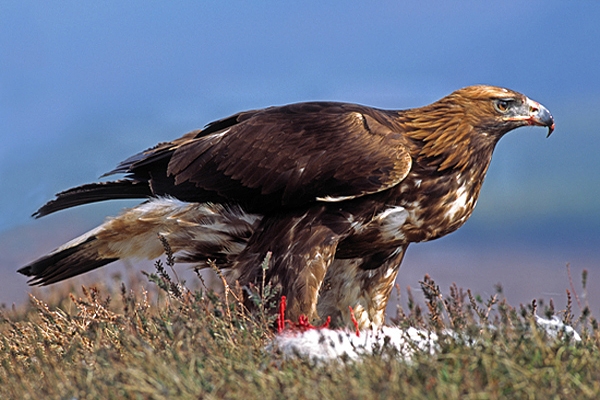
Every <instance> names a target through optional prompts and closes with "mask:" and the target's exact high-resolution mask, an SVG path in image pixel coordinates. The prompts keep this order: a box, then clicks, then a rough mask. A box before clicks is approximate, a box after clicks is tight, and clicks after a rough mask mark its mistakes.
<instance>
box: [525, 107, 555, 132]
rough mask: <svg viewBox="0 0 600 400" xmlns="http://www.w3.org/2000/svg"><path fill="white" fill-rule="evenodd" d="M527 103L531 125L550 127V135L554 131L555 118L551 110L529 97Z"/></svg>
mask: <svg viewBox="0 0 600 400" xmlns="http://www.w3.org/2000/svg"><path fill="white" fill-rule="evenodd" d="M527 105H529V115H530V117H529V119H528V120H527V122H528V123H529V125H537V126H545V127H547V128H548V135H547V136H546V137H549V136H550V135H551V134H552V132H553V131H554V118H552V114H550V111H548V109H547V108H546V107H544V106H543V105H541V104H540V103H538V102H537V101H533V100H530V99H527Z"/></svg>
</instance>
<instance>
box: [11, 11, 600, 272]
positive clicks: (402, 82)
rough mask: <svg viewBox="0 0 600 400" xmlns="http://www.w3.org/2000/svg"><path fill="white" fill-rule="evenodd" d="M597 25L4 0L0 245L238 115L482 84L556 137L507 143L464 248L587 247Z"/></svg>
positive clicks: (598, 93) (95, 216)
mask: <svg viewBox="0 0 600 400" xmlns="http://www.w3.org/2000/svg"><path fill="white" fill-rule="evenodd" d="M599 20H600V3H598V2H592V1H583V2H563V1H527V2H523V1H511V0H509V1H503V2H482V1H462V2H448V1H426V2H423V1H403V2H399V1H379V2H371V3H369V2H364V1H346V2H334V1H329V2H324V1H322V0H321V1H303V2H289V1H255V2H247V1H227V2H224V1H204V2H187V1H176V2H160V1H128V2H120V1H119V2H117V1H103V2H82V1H61V2H42V1H23V0H20V1H10V0H8V1H3V2H2V3H0V143H1V146H0V182H1V183H2V190H1V191H0V234H4V235H11V234H12V233H11V232H17V231H18V232H23V229H35V227H36V226H41V225H36V224H40V223H41V222H40V221H32V220H31V219H30V217H29V216H30V214H31V213H32V212H33V211H35V210H36V209H37V208H38V207H39V206H40V205H42V204H43V203H44V202H45V201H46V200H48V199H50V198H52V196H53V195H54V193H56V192H58V191H60V190H64V189H66V188H69V187H72V186H75V185H78V184H82V183H86V182H90V181H94V180H95V179H96V178H97V177H98V176H99V175H101V174H102V173H104V172H106V171H109V170H111V169H112V168H113V167H114V166H115V165H116V164H117V163H118V162H119V161H121V160H123V159H125V158H127V157H128V156H130V155H132V154H134V153H136V152H138V151H140V150H143V149H145V148H147V147H149V146H152V145H154V144H155V143H157V142H159V141H164V140H168V139H173V138H176V137H179V136H180V135H181V134H183V133H185V132H186V131H188V130H192V129H196V128H199V127H202V126H203V125H204V124H206V123H207V122H210V121H211V120H214V119H217V118H221V117H224V116H227V115H229V114H232V113H234V112H237V111H240V110H244V109H252V108H259V107H264V106H269V105H275V104H284V103H291V102H297V101H306V100H339V101H347V102H356V103H362V104H367V105H372V106H376V107H382V108H408V107H415V106H420V105H424V104H427V103H430V102H432V101H435V100H437V99H438V98H440V97H443V96H444V95H446V94H448V93H450V92H452V91H453V90H455V89H458V88H460V87H463V86H467V85H471V84H478V83H487V84H495V85H499V86H506V87H509V88H511V89H515V90H518V91H520V92H522V93H524V94H526V95H528V96H529V97H531V98H533V99H535V100H537V101H539V102H541V103H542V104H544V105H545V106H546V107H548V108H549V109H550V110H551V111H552V113H553V114H554V116H555V119H556V126H557V127H556V131H555V133H554V134H553V136H552V137H551V138H550V139H545V131H544V130H543V129H539V128H525V129H520V130H517V131H515V132H513V133H511V134H509V135H508V136H507V137H506V138H504V139H503V140H502V141H501V143H500V144H499V146H498V148H497V151H496V154H495V156H494V160H493V162H492V166H491V168H490V171H489V175H488V179H487V180H486V183H485V185H484V188H483V193H482V196H481V198H480V201H479V205H478V208H477V210H476V212H475V215H474V216H473V218H472V219H471V221H469V223H468V224H467V226H465V228H463V229H465V232H466V233H465V234H469V232H470V235H471V237H474V238H478V240H484V239H485V238H490V239H489V240H495V239H494V235H493V234H492V233H490V232H493V231H497V232H502V235H503V236H502V237H503V238H506V237H508V238H511V237H512V238H513V239H514V240H517V241H521V240H525V241H527V240H531V241H536V240H537V241H540V242H544V241H545V240H550V241H552V242H553V243H563V244H564V243H566V244H573V245H577V244H581V245H586V246H588V245H591V246H595V243H598V241H599V240H600V228H599V224H600V178H599V177H598V171H599V169H600V161H599V157H598V154H599V153H600V139H599V138H600V135H599V132H598V128H597V126H598V122H597V119H598V115H600V67H599V66H600V23H598V21H599ZM122 205H123V203H119V204H118V205H117V206H114V207H113V208H109V209H107V208H103V207H104V206H87V207H83V211H66V212H63V213H60V214H59V215H58V216H56V217H55V216H52V217H49V218H54V219H52V220H51V221H54V222H55V223H56V229H62V228H61V218H63V219H69V218H72V217H70V216H69V214H67V213H74V214H70V215H71V216H72V215H77V216H81V218H88V219H89V220H90V221H94V223H95V222H99V221H101V220H102V219H103V218H104V216H105V215H106V210H109V211H110V212H115V211H116V210H118V209H119V208H120V207H121V206H122ZM107 207H108V206H107ZM90 224H91V222H90ZM92 225H93V224H92ZM24 227H25V228H24ZM89 227H90V228H91V226H89ZM486 235H487V236H486ZM482 238H483V239H482ZM25 247H26V246H25ZM10 251H11V250H10V249H9V250H8V252H10ZM23 251H25V250H23ZM4 257H5V261H4V264H6V263H8V261H6V257H7V256H4ZM9 260H14V258H10V257H9ZM0 263H2V262H1V260H0Z"/></svg>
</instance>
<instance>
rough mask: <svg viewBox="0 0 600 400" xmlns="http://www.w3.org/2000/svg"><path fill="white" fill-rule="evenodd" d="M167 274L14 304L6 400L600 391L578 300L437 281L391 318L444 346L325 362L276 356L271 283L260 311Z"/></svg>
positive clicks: (3, 348)
mask: <svg viewBox="0 0 600 400" xmlns="http://www.w3.org/2000/svg"><path fill="white" fill-rule="evenodd" d="M267 261H268V260H267ZM167 265H171V260H167ZM266 265H267V263H266V262H265V266H264V267H265V268H266ZM156 266H157V273H156V274H152V275H149V276H148V279H149V281H150V282H151V283H149V282H139V281H138V282H129V283H128V286H129V287H131V289H128V288H127V287H126V285H125V284H122V285H121V286H120V287H119V286H118V285H114V286H110V285H109V286H103V285H99V286H97V287H95V288H82V289H81V291H80V294H79V295H74V294H69V293H57V294H55V295H54V297H53V298H52V299H50V300H48V301H49V302H50V304H46V303H44V302H42V301H40V300H39V299H36V298H35V297H32V298H31V301H30V303H29V304H28V305H27V306H24V307H22V308H20V309H13V310H4V311H3V312H2V315H1V316H0V318H1V324H0V398H2V399H28V398H31V399H39V398H49V399H87V398H91V399H97V398H102V399H104V398H119V399H121V398H124V399H129V398H131V399H172V398H194V399H195V398H208V399H211V398H214V399H221V398H244V399H247V398H258V399H271V398H273V399H281V398H303V399H362V398H374V399H380V398H419V399H421V398H425V399H426V398H432V399H433V398H436V399H437V398H441V399H465V398H466V399H496V398H543V399H546V398H578V399H582V398H599V397H600V354H599V340H600V330H599V329H598V324H597V322H596V320H595V319H594V318H593V316H591V315H590V313H589V311H588V310H587V308H585V307H584V309H583V311H582V312H581V315H579V316H577V317H576V316H574V315H573V314H572V310H571V308H572V307H571V301H569V302H568V304H567V307H566V309H565V310H562V311H556V310H554V309H553V306H552V304H550V305H548V306H547V307H544V309H543V310H541V309H538V308H541V306H538V305H537V304H536V303H535V302H533V303H532V304H531V305H529V306H526V307H519V308H513V307H511V306H509V305H508V304H507V302H506V300H504V299H503V298H502V293H501V288H498V290H497V293H496V295H494V296H492V297H491V298H489V299H486V300H483V299H480V298H478V297H476V296H473V295H472V294H471V293H470V292H469V291H464V290H462V289H460V288H458V287H456V286H453V287H451V288H450V293H449V294H448V295H447V296H442V294H441V292H440V289H439V288H438V287H437V285H436V284H435V282H434V281H433V280H432V279H431V278H429V277H427V276H426V277H425V278H424V280H423V281H422V282H421V288H422V289H423V295H424V304H425V306H424V307H421V306H419V305H418V303H419V302H418V301H416V300H415V299H414V298H413V295H412V294H411V293H410V292H409V293H408V296H409V301H408V306H407V308H406V310H403V309H401V308H399V309H398V312H397V315H396V316H395V317H394V318H393V321H394V323H396V324H398V325H400V326H416V327H419V328H426V329H430V330H433V331H436V332H437V333H438V334H439V335H441V338H442V339H441V340H440V351H439V352H437V353H435V354H430V353H426V352H417V353H415V355H414V356H413V357H412V358H411V359H410V360H404V359H402V358H400V357H396V354H394V351H393V350H392V349H386V348H383V349H380V350H379V351H378V352H377V354H374V355H372V356H366V357H364V358H363V359H362V360H361V361H360V362H352V361H348V360H343V359H342V360H339V361H338V362H332V363H329V364H323V365H314V364H313V363H311V362H309V361H307V360H302V359H284V357H283V356H282V355H281V354H278V353H277V351H275V350H267V348H266V345H267V344H268V343H269V342H270V340H271V339H272V337H273V336H272V335H273V330H272V329H271V328H270V327H272V326H273V323H274V317H273V312H272V311H274V310H275V309H276V307H277V294H276V293H275V292H274V291H273V290H271V288H269V287H268V284H265V283H263V284H262V285H261V287H260V288H255V289H256V290H255V303H256V305H257V307H256V311H255V312H253V313H252V314H250V313H248V312H247V310H246V309H245V308H244V307H243V305H242V304H241V302H240V299H241V289H240V288H239V287H228V288H227V290H225V292H224V293H221V294H219V293H217V292H215V291H212V290H210V289H209V288H207V287H203V288H202V289H199V290H195V291H190V290H188V289H186V287H185V284H184V283H183V282H178V281H177V279H175V280H173V278H171V277H170V276H169V274H168V272H167V271H166V269H165V268H164V266H163V264H162V263H160V262H157V264H156ZM584 283H585V276H584ZM144 286H148V287H149V288H148V289H144V288H143V287H144ZM584 286H585V284H584ZM584 290H585V289H584ZM569 299H570V296H569ZM535 312H537V313H538V314H540V315H543V314H546V315H551V314H558V315H560V316H561V317H562V319H563V320H564V321H565V322H566V323H570V324H572V325H574V326H575V327H576V328H577V330H578V331H579V332H580V333H581V335H582V341H581V342H579V343H572V342H570V341H569V340H567V339H566V338H560V337H559V338H558V339H556V340H550V339H549V338H547V337H546V336H545V333H544V332H542V331H539V330H538V329H537V328H536V325H535V323H534V320H533V314H534V313H535ZM492 325H493V327H492ZM445 329H452V330H453V331H455V332H458V333H459V335H444V333H443V332H444V330H445ZM461 333H465V335H461Z"/></svg>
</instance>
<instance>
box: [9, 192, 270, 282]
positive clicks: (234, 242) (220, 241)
mask: <svg viewBox="0 0 600 400" xmlns="http://www.w3.org/2000/svg"><path fill="white" fill-rule="evenodd" d="M260 219H261V217H260V216H259V215H255V214H248V213H246V212H244V211H243V210H242V209H241V208H239V207H233V206H231V207H230V206H224V205H220V204H210V203H202V204H201V203H185V202H182V201H179V200H176V199H172V198H155V199H152V200H150V201H147V202H145V203H142V204H140V205H138V206H136V207H133V208H130V209H128V210H125V211H124V212H123V213H121V214H120V215H119V216H117V217H114V218H109V219H107V220H106V221H105V222H104V223H103V224H102V225H100V226H99V227H97V228H95V229H93V230H91V231H89V232H87V233H85V234H83V235H81V236H80V237H78V238H76V239H73V240H72V241H70V242H68V243H66V244H64V245H63V246H61V247H59V248H58V249H56V250H55V251H53V252H52V253H50V254H48V255H46V256H44V257H42V258H40V259H38V260H36V261H34V262H32V263H31V264H29V265H27V266H25V267H23V268H21V269H19V270H18V272H20V273H21V274H23V275H27V276H30V277H31V279H30V281H29V283H30V284H31V285H49V284H51V283H55V282H59V281H61V280H63V279H67V278H70V277H73V276H76V275H79V274H82V273H84V272H88V271H91V270H93V269H96V268H99V267H102V266H103V265H106V264H109V263H111V262H113V261H116V260H119V259H125V258H137V259H154V258H157V257H160V256H161V254H163V253H164V248H163V245H162V243H161V241H160V240H159V238H158V235H160V236H163V237H164V238H165V239H166V240H167V242H168V243H169V245H170V246H171V249H172V251H173V253H176V254H177V257H176V259H177V261H184V262H194V263H198V265H199V266H200V267H202V266H205V264H206V261H207V259H211V260H216V261H217V262H218V264H219V265H220V266H222V267H223V268H227V267H228V266H229V265H230V262H231V260H232V259H233V258H235V257H236V256H237V254H239V253H240V252H241V251H242V250H243V249H244V247H245V246H246V244H247V241H248V239H249V238H250V236H251V235H252V233H253V232H254V230H255V229H256V226H257V225H258V223H259V222H260Z"/></svg>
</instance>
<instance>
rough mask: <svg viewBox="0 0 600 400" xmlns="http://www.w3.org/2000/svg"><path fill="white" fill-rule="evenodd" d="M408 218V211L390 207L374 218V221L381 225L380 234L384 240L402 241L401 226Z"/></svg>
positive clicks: (402, 208)
mask: <svg viewBox="0 0 600 400" xmlns="http://www.w3.org/2000/svg"><path fill="white" fill-rule="evenodd" d="M407 218H408V211H406V209H405V208H404V207H401V206H395V207H390V208H388V209H386V210H384V211H382V212H381V213H379V214H377V216H375V220H377V221H378V222H379V224H380V225H381V234H382V236H383V238H384V239H388V240H402V239H404V234H403V233H402V226H403V225H404V223H405V222H406V219H407Z"/></svg>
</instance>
